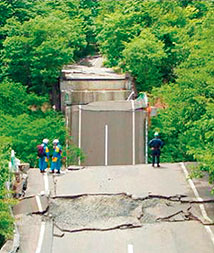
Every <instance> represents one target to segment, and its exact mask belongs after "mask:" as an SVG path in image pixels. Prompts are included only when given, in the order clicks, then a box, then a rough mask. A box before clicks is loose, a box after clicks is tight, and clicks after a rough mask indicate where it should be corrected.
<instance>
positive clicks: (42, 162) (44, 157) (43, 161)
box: [39, 139, 49, 173]
mask: <svg viewBox="0 0 214 253" xmlns="http://www.w3.org/2000/svg"><path fill="white" fill-rule="evenodd" d="M48 142H49V140H48V139H44V140H43V141H42V144H41V146H42V147H43V149H42V152H43V154H41V156H40V157H39V169H40V172H41V173H44V172H45V170H46V168H47V166H48V161H49V148H48Z"/></svg>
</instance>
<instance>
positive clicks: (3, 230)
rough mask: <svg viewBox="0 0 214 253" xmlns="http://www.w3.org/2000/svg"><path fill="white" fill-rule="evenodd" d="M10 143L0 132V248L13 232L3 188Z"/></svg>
mask: <svg viewBox="0 0 214 253" xmlns="http://www.w3.org/2000/svg"><path fill="white" fill-rule="evenodd" d="M10 143H11V139H10V138H8V137H4V136H1V134H0V248H1V246H2V244H3V243H4V241H5V240H6V239H8V238H10V237H11V236H12V234H13V218H12V217H11V214H10V210H9V205H8V204H9V203H10V200H9V199H8V196H7V192H6V188H5V183H6V181H8V179H9V169H8V162H9V159H10Z"/></svg>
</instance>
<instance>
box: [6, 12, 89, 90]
mask: <svg viewBox="0 0 214 253" xmlns="http://www.w3.org/2000/svg"><path fill="white" fill-rule="evenodd" d="M81 24H82V21H81V19H73V20H70V19H69V18H68V17H67V16H66V15H65V14H63V13H61V12H56V13H51V14H50V16H48V17H44V18H43V17H41V16H37V17H36V18H34V19H31V20H29V21H25V22H24V23H23V24H21V23H19V22H18V21H17V20H16V19H14V18H13V19H10V20H9V21H8V23H7V25H6V26H5V29H6V31H7V38H6V39H5V41H4V43H3V46H4V49H3V63H4V72H5V73H6V74H7V75H8V76H9V77H10V78H11V79H12V80H13V81H15V82H20V83H22V84H24V85H27V86H28V90H29V91H35V92H37V93H38V94H44V93H47V91H49V90H50V88H51V87H52V85H53V84H54V83H56V80H57V78H58V77H59V76H60V71H61V69H62V66H63V65H64V64H67V63H69V62H72V61H74V60H75V57H76V55H77V53H78V52H79V51H81V50H82V49H83V48H84V47H85V45H86V41H85V35H84V33H83V29H82V26H81Z"/></svg>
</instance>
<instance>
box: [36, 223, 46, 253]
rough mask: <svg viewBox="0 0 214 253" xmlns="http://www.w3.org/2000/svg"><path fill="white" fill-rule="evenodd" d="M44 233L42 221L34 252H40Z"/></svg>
mask: <svg viewBox="0 0 214 253" xmlns="http://www.w3.org/2000/svg"><path fill="white" fill-rule="evenodd" d="M44 235H45V222H42V224H41V228H40V234H39V240H38V244H37V248H36V252H35V253H40V252H41V249H42V243H43V240H44Z"/></svg>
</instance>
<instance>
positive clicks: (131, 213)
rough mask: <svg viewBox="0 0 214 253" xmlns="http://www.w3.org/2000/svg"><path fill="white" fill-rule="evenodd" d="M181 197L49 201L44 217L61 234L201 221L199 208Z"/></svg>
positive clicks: (86, 197)
mask: <svg viewBox="0 0 214 253" xmlns="http://www.w3.org/2000/svg"><path fill="white" fill-rule="evenodd" d="M183 197H184V196H172V197H165V196H148V197H146V198H143V199H140V198H139V199H133V198H132V197H131V196H128V195H126V194H112V195H110V194H107V195H103V194H102V195H99V194H97V195H96V194H92V195H82V196H79V197H70V198H69V197H66V198H63V197H60V198H53V199H51V200H50V205H49V210H48V213H47V214H46V215H48V216H49V217H51V219H52V220H53V222H54V225H55V226H56V227H57V228H58V229H59V230H60V231H62V232H80V231H87V230H88V231H93V230H96V231H106V230H113V229H130V228H136V227H142V226H143V225H144V224H148V223H151V224H154V223H158V222H184V221H189V220H198V221H200V222H202V223H204V222H205V221H203V219H202V217H201V215H200V211H199V209H198V208H197V206H198V204H192V203H190V202H188V201H186V202H184V203H182V198H183Z"/></svg>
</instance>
